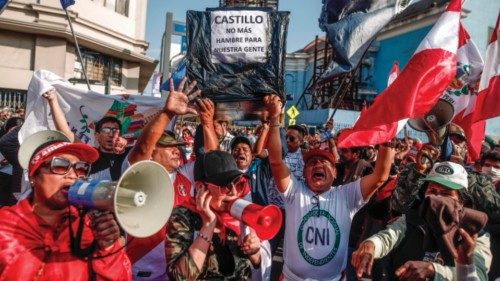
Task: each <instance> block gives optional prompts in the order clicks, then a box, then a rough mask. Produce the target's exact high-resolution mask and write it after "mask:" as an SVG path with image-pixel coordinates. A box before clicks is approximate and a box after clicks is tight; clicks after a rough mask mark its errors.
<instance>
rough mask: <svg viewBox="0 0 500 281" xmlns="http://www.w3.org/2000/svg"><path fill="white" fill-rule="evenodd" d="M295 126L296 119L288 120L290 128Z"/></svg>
mask: <svg viewBox="0 0 500 281" xmlns="http://www.w3.org/2000/svg"><path fill="white" fill-rule="evenodd" d="M291 125H295V119H292V118H290V119H288V126H291Z"/></svg>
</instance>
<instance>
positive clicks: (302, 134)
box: [287, 125, 306, 137]
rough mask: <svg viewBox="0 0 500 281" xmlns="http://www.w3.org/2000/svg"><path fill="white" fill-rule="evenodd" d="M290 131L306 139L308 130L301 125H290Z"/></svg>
mask: <svg viewBox="0 0 500 281" xmlns="http://www.w3.org/2000/svg"><path fill="white" fill-rule="evenodd" d="M290 129H292V130H295V131H297V132H299V134H300V136H301V137H304V136H305V135H306V130H304V128H303V127H302V126H300V125H290V126H288V128H287V131H288V130H290Z"/></svg>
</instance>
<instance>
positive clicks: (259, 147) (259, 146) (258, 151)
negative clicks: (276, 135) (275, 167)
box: [253, 121, 269, 158]
mask: <svg viewBox="0 0 500 281" xmlns="http://www.w3.org/2000/svg"><path fill="white" fill-rule="evenodd" d="M259 129H260V133H259V136H258V137H257V141H255V145H254V147H253V154H254V155H255V156H256V157H260V158H265V157H267V156H268V155H267V152H266V151H265V150H264V147H265V145H266V142H267V136H268V135H269V123H268V122H267V121H265V122H262V124H261V125H260V127H259Z"/></svg>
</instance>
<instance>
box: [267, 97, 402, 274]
mask: <svg viewBox="0 0 500 281" xmlns="http://www.w3.org/2000/svg"><path fill="white" fill-rule="evenodd" d="M264 104H265V106H266V108H267V111H268V113H269V120H270V126H269V127H270V132H269V139H268V151H269V163H270V166H271V171H272V175H273V178H274V180H275V182H276V185H277V187H278V190H279V192H280V194H281V197H282V199H283V201H284V203H285V211H286V222H285V239H284V263H285V265H284V268H283V274H284V279H285V280H305V279H308V278H311V279H318V280H340V279H341V278H342V274H343V271H344V270H345V267H346V264H347V240H348V236H349V229H350V226H351V221H352V217H353V216H354V214H355V213H356V212H357V211H358V210H359V209H360V208H361V207H362V206H363V204H365V203H366V201H367V200H369V199H370V197H371V196H372V195H373V194H374V193H375V191H376V190H377V188H378V187H380V186H381V185H382V184H383V183H384V182H385V181H386V180H387V178H388V177H389V170H390V167H391V163H392V162H393V160H394V149H393V148H389V147H388V146H386V145H380V148H379V155H378V159H377V163H376V165H375V169H374V172H373V173H372V174H370V175H367V176H364V177H362V178H361V179H359V180H357V181H355V182H352V183H350V184H346V185H343V186H336V187H334V186H332V184H333V181H334V178H335V176H336V169H335V162H336V161H335V159H334V157H333V154H332V153H331V152H328V151H326V150H320V149H311V150H309V151H308V152H307V153H305V154H304V162H305V166H304V179H305V181H304V182H300V181H298V180H297V179H295V177H294V176H293V175H292V174H291V173H290V170H289V169H288V167H287V166H286V165H285V164H284V162H283V161H282V157H281V140H280V137H279V126H280V125H279V116H280V113H281V110H282V101H281V100H280V98H279V97H278V96H276V95H269V96H266V97H265V98H264Z"/></svg>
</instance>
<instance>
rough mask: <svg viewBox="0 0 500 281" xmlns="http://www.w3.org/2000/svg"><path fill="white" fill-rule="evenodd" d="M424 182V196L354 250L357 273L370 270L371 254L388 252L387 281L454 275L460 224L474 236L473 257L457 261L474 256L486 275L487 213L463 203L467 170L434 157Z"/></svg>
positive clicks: (452, 277)
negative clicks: (475, 236) (390, 266)
mask: <svg viewBox="0 0 500 281" xmlns="http://www.w3.org/2000/svg"><path fill="white" fill-rule="evenodd" d="M423 182H424V183H426V186H425V187H424V189H425V191H424V196H425V200H424V201H423V202H422V203H421V204H418V205H415V206H413V208H412V209H411V210H409V211H408V212H407V213H406V214H405V215H403V216H402V217H400V218H399V219H397V220H396V221H394V222H392V223H391V224H389V225H388V226H387V229H385V230H382V231H380V232H379V233H377V234H375V235H373V236H371V237H370V238H368V239H367V240H365V241H364V242H363V243H361V244H360V246H359V248H358V250H357V251H355V252H354V253H353V257H352V264H353V266H354V267H355V268H356V275H357V277H358V278H361V277H362V276H363V274H365V273H366V274H370V271H371V266H372V264H373V259H376V258H381V257H384V256H386V255H390V259H391V262H390V264H391V265H392V269H389V274H390V275H391V277H390V280H430V279H432V280H456V272H455V269H454V268H453V266H454V265H455V261H454V258H456V256H457V254H456V252H455V250H454V249H455V248H456V247H457V246H458V244H459V243H458V242H457V241H458V240H456V239H457V236H458V235H459V232H460V231H461V230H460V229H459V228H463V229H466V230H467V232H468V234H469V235H476V234H477V235H478V239H477V244H476V247H475V249H474V254H473V260H471V261H467V262H466V263H465V264H457V266H458V267H460V266H462V267H463V266H465V265H467V264H472V261H473V266H475V268H476V271H477V275H478V276H479V279H480V280H488V277H487V276H488V275H487V272H488V270H489V267H490V264H491V258H492V256H491V252H490V235H489V234H488V233H487V232H485V231H484V230H483V229H482V228H483V227H484V226H485V225H486V221H487V216H486V214H484V213H482V212H479V211H476V210H472V209H469V208H464V206H463V201H462V198H461V193H460V190H462V189H467V188H468V180H467V172H466V171H465V169H464V168H463V167H462V166H461V165H459V164H456V163H453V162H438V163H436V164H434V166H433V168H432V170H431V172H430V173H429V174H428V175H427V176H426V177H425V178H424V179H423ZM459 262H462V263H464V261H459ZM457 270H458V269H457ZM396 278H397V279H396Z"/></svg>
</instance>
